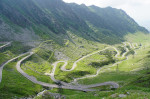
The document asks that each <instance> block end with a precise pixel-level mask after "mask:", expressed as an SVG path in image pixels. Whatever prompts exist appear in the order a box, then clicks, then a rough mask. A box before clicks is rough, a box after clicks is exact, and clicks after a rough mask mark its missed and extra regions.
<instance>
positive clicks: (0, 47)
mask: <svg viewBox="0 0 150 99" xmlns="http://www.w3.org/2000/svg"><path fill="white" fill-rule="evenodd" d="M10 44H11V42H8V43H6V44H4V45H2V46H0V49H2V48H4V47H7V46H9V45H10Z"/></svg>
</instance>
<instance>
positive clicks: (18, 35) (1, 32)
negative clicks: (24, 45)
mask: <svg viewBox="0 0 150 99" xmlns="http://www.w3.org/2000/svg"><path fill="white" fill-rule="evenodd" d="M17 29H18V30H15V29H14V28H12V27H10V26H9V25H8V24H6V23H5V22H4V21H3V20H2V19H1V18H0V39H2V38H3V39H4V40H6V41H7V40H9V41H12V40H15V41H21V42H28V41H32V40H34V39H39V36H37V35H36V34H35V33H34V32H33V31H32V30H29V29H26V28H24V29H23V28H19V27H18V28H17Z"/></svg>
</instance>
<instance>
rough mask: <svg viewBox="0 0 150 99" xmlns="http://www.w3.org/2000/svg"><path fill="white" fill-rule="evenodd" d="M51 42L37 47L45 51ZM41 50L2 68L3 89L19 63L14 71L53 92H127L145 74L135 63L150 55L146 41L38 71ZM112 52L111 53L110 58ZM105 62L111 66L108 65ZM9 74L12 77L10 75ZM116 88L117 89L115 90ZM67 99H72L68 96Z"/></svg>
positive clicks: (49, 66) (47, 66) (10, 61)
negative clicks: (11, 69)
mask: <svg viewBox="0 0 150 99" xmlns="http://www.w3.org/2000/svg"><path fill="white" fill-rule="evenodd" d="M48 42H49V41H44V42H42V43H41V44H39V47H37V48H42V46H45V44H46V45H47V44H48ZM50 43H51V41H50ZM6 44H7V43H6ZM50 45H51V44H50ZM119 46H122V47H123V48H124V49H125V52H123V53H122V52H121V51H122V50H120V49H119ZM5 47H6V48H7V46H3V45H2V48H3V49H5ZM37 48H34V49H32V50H30V51H29V52H26V53H24V54H20V55H19V56H16V57H14V58H12V59H10V60H8V61H7V62H5V63H4V64H2V65H1V67H0V70H1V74H0V77H1V81H2V82H1V87H0V88H2V89H3V88H4V85H6V84H5V83H6V82H4V81H5V79H7V78H5V72H6V70H5V68H6V67H7V66H8V64H12V63H13V64H14V62H15V61H16V62H15V64H16V66H15V64H14V69H15V68H16V71H18V75H22V76H23V77H24V78H26V79H25V80H27V81H31V82H30V83H32V84H35V85H36V84H38V86H43V87H47V88H48V89H49V88H53V89H52V90H55V91H56V89H60V88H62V90H66V91H67V90H72V92H74V90H78V91H79V92H80V91H81V93H82V91H84V92H88V93H93V92H96V93H97V92H99V93H101V92H102V93H103V92H105V91H104V90H110V92H108V93H111V92H118V90H123V89H124V87H125V88H126V86H127V85H128V84H129V86H131V85H130V83H129V82H132V81H133V78H134V80H136V79H137V78H139V77H141V76H142V75H144V74H143V73H142V70H141V69H142V68H143V67H142V66H140V63H135V62H136V61H137V60H139V59H141V58H142V57H143V56H147V54H146V53H147V51H149V44H147V43H146V42H145V43H143V44H140V43H138V42H137V43H129V42H124V43H122V44H121V45H115V46H106V47H105V48H104V49H102V50H98V51H94V52H91V53H89V54H87V55H85V56H82V57H81V58H79V59H77V60H76V61H74V62H73V63H71V64H70V63H69V62H70V61H63V60H60V61H59V60H58V61H56V62H52V63H51V64H49V65H48V63H47V65H43V66H44V67H43V66H42V67H41V68H40V69H38V68H39V66H38V65H34V64H37V63H34V61H31V60H32V59H34V58H36V57H35V56H34V55H35V54H37V52H38V51H37ZM57 50H58V48H57ZM132 50H133V51H134V53H133V52H132ZM130 52H132V53H130ZM141 52H142V53H141ZM108 53H110V55H109V54H108ZM121 53H122V54H121ZM144 53H145V54H144ZM141 55H142V56H141ZM33 56H34V57H33ZM30 57H32V58H30ZM50 57H51V58H52V57H53V56H52V55H50ZM109 58H110V59H115V61H113V62H110V63H109V61H110V60H108V59H109ZM48 59H49V57H48ZM17 60H18V61H17ZM73 60H74V59H73ZM43 61H45V60H41V62H43ZM48 61H49V60H48ZM48 61H47V62H48ZM105 61H106V63H107V64H106V63H105ZM111 61H112V60H111ZM94 62H95V63H94ZM99 62H100V63H99ZM91 63H92V64H95V65H94V67H92V65H91V67H89V66H88V65H89V64H91ZM32 64H33V65H32ZM44 64H45V63H44ZM68 64H69V65H68ZM96 64H97V65H96ZM141 64H142V63H141ZM4 66H5V67H4ZM27 66H28V67H27ZM66 66H67V68H66ZM87 66H88V67H87ZM97 66H98V67H97ZM128 66H129V67H128ZM3 68H4V70H3ZM7 68H8V67H7ZM10 68H11V67H10ZM42 68H43V69H42ZM44 68H45V69H44ZM46 68H47V69H46ZM2 70H3V71H2ZM43 70H44V71H43ZM2 72H3V74H2ZM76 72H78V73H77V75H76V74H74V73H76ZM86 72H87V73H86ZM139 72H140V73H139ZM80 73H81V74H80ZM2 75H3V76H2ZM7 75H9V73H8V74H7ZM58 75H59V76H58ZM69 75H70V77H69ZM134 76H136V77H134ZM39 77H40V78H39ZM67 77H69V78H67ZM37 78H38V79H37ZM116 78H117V79H116ZM3 79H4V80H3ZM10 79H11V78H10ZM61 80H62V81H61ZM2 86H3V87H2ZM39 88H40V87H39ZM47 88H46V89H47ZM114 89H116V90H115V91H113V90H114ZM111 90H112V91H111ZM55 91H54V92H55ZM3 92H4V90H3ZM50 92H51V91H50ZM106 92H107V91H106ZM119 92H121V91H119ZM59 93H60V92H59ZM62 94H63V93H62ZM77 96H78V94H77ZM85 96H86V95H85ZM130 96H131V97H132V94H131V95H129V96H127V97H130ZM38 97H40V96H38ZM67 97H71V96H70V95H69V96H68V95H67ZM110 97H111V96H110ZM116 97H117V96H116ZM93 98H94V96H93ZM95 98H96V97H95Z"/></svg>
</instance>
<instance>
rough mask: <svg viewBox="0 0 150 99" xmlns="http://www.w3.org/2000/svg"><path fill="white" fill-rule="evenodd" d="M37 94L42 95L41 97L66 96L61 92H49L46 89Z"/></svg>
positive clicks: (62, 97) (63, 98) (48, 98)
mask: <svg viewBox="0 0 150 99" xmlns="http://www.w3.org/2000/svg"><path fill="white" fill-rule="evenodd" d="M37 96H42V99H66V97H65V96H63V95H61V94H58V93H51V92H49V91H47V90H44V91H42V92H40V93H39V94H38V95H37Z"/></svg>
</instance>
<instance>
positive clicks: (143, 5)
mask: <svg viewBox="0 0 150 99" xmlns="http://www.w3.org/2000/svg"><path fill="white" fill-rule="evenodd" d="M64 1H65V2H68V3H71V2H75V3H78V4H82V3H84V4H86V5H96V6H99V7H107V6H111V7H114V8H119V9H123V10H125V11H126V12H127V13H128V14H129V15H130V16H131V17H132V18H134V19H135V20H136V21H137V22H138V23H139V24H140V25H143V26H145V27H147V28H148V29H149V30H150V26H149V25H150V24H149V23H150V13H149V9H150V0H64Z"/></svg>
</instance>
